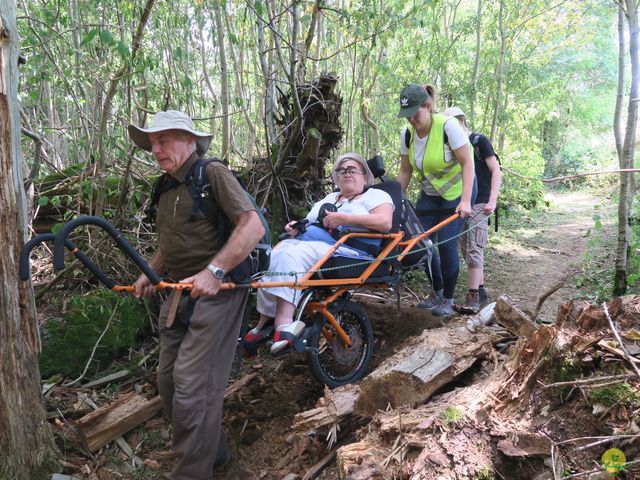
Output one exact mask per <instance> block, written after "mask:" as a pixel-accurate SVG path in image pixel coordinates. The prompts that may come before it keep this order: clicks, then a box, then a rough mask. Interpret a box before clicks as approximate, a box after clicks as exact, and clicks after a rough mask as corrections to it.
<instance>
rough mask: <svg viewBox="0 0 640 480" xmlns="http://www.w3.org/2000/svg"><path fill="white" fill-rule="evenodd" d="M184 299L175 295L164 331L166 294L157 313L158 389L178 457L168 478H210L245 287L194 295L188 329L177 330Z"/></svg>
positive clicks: (238, 332) (220, 428)
mask: <svg viewBox="0 0 640 480" xmlns="http://www.w3.org/2000/svg"><path fill="white" fill-rule="evenodd" d="M172 295H180V292H177V291H176V292H174V293H173V294H172ZM189 298H190V297H189V296H183V297H182V298H181V299H180V304H179V306H178V311H177V314H176V319H175V321H174V326H173V328H171V329H169V330H167V329H165V324H166V319H167V315H168V311H169V306H170V304H171V296H170V297H169V299H168V300H167V301H165V303H164V305H163V306H162V309H161V311H160V319H159V328H160V361H159V365H158V390H159V391H160V397H161V398H162V403H163V406H164V409H165V412H166V413H167V415H168V416H169V418H170V419H171V426H172V429H173V436H172V441H173V449H174V451H175V452H176V455H177V457H178V463H177V465H176V469H175V471H174V472H173V474H172V476H171V478H172V480H210V479H211V478H212V476H213V464H214V461H215V457H216V452H217V448H218V442H219V440H220V432H221V431H222V404H223V401H224V391H225V389H226V387H227V383H228V381H229V373H230V371H231V365H232V364H233V355H234V352H235V347H236V344H237V341H238V335H239V334H240V326H241V323H242V313H243V309H244V306H245V303H246V300H247V290H244V289H242V290H227V291H221V292H220V293H218V295H216V296H214V297H201V298H199V299H198V300H197V301H196V303H195V306H194V307H193V313H192V315H191V322H190V325H189V327H188V328H180V326H179V325H176V324H177V323H178V322H179V320H180V318H184V316H185V314H186V313H187V309H188V308H189V306H188V300H189Z"/></svg>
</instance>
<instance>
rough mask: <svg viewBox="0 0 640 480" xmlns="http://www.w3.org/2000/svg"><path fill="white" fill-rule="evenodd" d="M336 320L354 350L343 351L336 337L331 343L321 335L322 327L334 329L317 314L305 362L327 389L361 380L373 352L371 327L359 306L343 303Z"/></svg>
mask: <svg viewBox="0 0 640 480" xmlns="http://www.w3.org/2000/svg"><path fill="white" fill-rule="evenodd" d="M336 320H338V322H339V324H340V326H341V327H342V328H343V329H344V331H345V332H346V333H347V335H349V338H351V341H352V342H353V343H352V347H351V349H353V351H350V350H351V349H349V350H347V349H345V348H344V343H343V342H342V340H341V339H340V337H339V336H338V335H337V334H336V335H334V337H333V340H331V341H328V340H327V339H326V338H325V337H324V336H323V335H322V327H326V328H328V329H329V330H330V331H332V330H333V328H332V327H331V325H330V324H329V322H328V321H327V320H326V319H325V318H324V317H323V316H322V315H321V314H319V313H318V314H316V324H315V325H314V327H313V330H312V332H311V335H310V336H309V340H308V347H309V349H308V350H307V360H308V362H309V367H310V368H311V372H312V373H313V375H314V376H315V377H316V378H317V379H318V380H320V381H321V382H322V383H324V384H325V385H326V386H327V387H329V388H335V387H339V386H341V385H346V384H348V383H352V382H355V381H356V380H359V379H361V378H362V377H363V376H364V374H365V372H366V370H367V366H368V365H369V360H371V354H372V351H373V328H372V327H371V322H369V318H368V317H367V314H366V313H365V312H364V310H363V309H362V307H360V305H358V304H356V303H353V302H349V301H348V302H346V303H345V304H344V306H343V308H342V310H341V311H340V312H339V313H338V314H337V315H336Z"/></svg>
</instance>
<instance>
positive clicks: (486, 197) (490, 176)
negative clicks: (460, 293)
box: [444, 107, 502, 311]
mask: <svg viewBox="0 0 640 480" xmlns="http://www.w3.org/2000/svg"><path fill="white" fill-rule="evenodd" d="M444 114H445V115H448V116H450V117H456V118H457V119H458V121H459V122H460V125H462V127H463V128H465V129H466V130H467V132H470V130H469V127H468V126H467V121H466V118H465V115H464V112H463V111H462V110H461V109H459V108H458V107H449V108H447V109H446V110H445V111H444ZM469 141H470V142H471V146H472V147H473V159H474V164H475V171H476V178H477V180H478V195H477V196H476V201H475V203H474V204H473V207H472V214H471V217H470V219H469V223H468V226H467V231H466V232H465V233H464V234H463V235H462V237H461V238H460V247H461V250H462V255H463V256H464V259H465V262H466V263H467V269H468V275H469V281H468V283H469V291H468V292H467V298H466V302H465V306H466V307H469V308H471V309H472V310H474V311H477V310H479V309H480V308H482V307H484V306H485V305H486V304H487V303H488V302H489V295H488V293H487V289H486V287H485V284H484V247H485V246H486V244H487V240H488V234H489V216H490V215H491V214H492V213H493V212H494V210H495V209H496V203H497V201H498V194H499V192H500V183H501V181H502V174H501V172H500V164H499V163H498V157H497V155H496V153H495V151H494V150H493V146H492V145H491V142H490V141H489V139H488V138H487V137H486V136H484V135H482V134H480V133H471V132H470V133H469Z"/></svg>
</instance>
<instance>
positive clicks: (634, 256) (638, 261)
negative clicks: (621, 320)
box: [627, 197, 640, 294]
mask: <svg viewBox="0 0 640 480" xmlns="http://www.w3.org/2000/svg"><path fill="white" fill-rule="evenodd" d="M636 198H637V197H636ZM629 225H630V230H631V235H630V240H629V252H630V254H629V265H628V270H627V283H628V285H629V288H628V290H627V293H628V294H638V293H640V255H638V252H640V203H638V201H637V200H636V199H634V206H633V209H632V214H631V217H630V218H629Z"/></svg>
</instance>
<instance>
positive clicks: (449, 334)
mask: <svg viewBox="0 0 640 480" xmlns="http://www.w3.org/2000/svg"><path fill="white" fill-rule="evenodd" d="M491 348H492V337H491V335H490V334H489V333H488V332H478V333H472V332H470V331H469V330H468V329H467V328H466V324H462V325H461V324H460V323H458V325H457V326H456V327H453V326H447V327H441V328H436V329H433V330H426V331H425V332H423V334H422V335H421V336H420V338H419V339H418V341H417V342H416V344H415V345H413V346H408V347H405V348H404V349H402V350H401V351H400V352H398V353H397V354H395V355H393V356H392V357H390V358H388V359H387V360H385V361H384V362H383V363H382V364H381V365H380V366H379V367H378V368H377V369H376V370H375V371H374V372H372V373H371V374H370V375H368V376H367V377H365V378H364V379H363V380H362V382H361V383H360V394H359V395H358V399H357V400H356V402H355V405H354V411H355V413H356V414H357V415H360V416H363V417H371V416H373V415H374V414H375V413H376V411H378V410H384V409H386V408H387V407H389V406H390V407H391V408H397V407H400V406H403V405H408V406H415V405H418V404H421V403H424V402H425V401H427V400H428V399H429V397H431V395H433V393H434V392H435V391H436V390H438V389H439V388H440V387H442V386H443V385H446V384H447V383H449V382H451V381H452V380H454V379H455V378H456V377H458V376H459V375H460V374H461V373H462V372H464V371H465V370H467V369H468V368H469V367H471V366H472V365H473V364H474V363H475V362H476V361H478V360H479V359H482V358H486V357H487V356H488V355H489V352H490V350H491Z"/></svg>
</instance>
